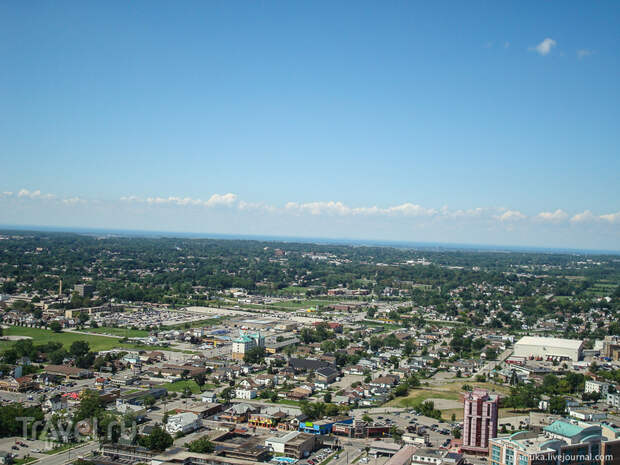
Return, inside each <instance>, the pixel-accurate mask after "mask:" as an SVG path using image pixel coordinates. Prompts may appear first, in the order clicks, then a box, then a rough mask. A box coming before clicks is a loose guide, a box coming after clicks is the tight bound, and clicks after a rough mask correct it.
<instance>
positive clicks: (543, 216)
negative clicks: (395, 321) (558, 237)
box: [536, 208, 568, 223]
mask: <svg viewBox="0 0 620 465" xmlns="http://www.w3.org/2000/svg"><path fill="white" fill-rule="evenodd" d="M536 218H537V219H539V220H541V221H548V222H550V223H559V222H561V221H565V220H567V219H568V213H566V212H565V211H564V210H561V209H559V208H558V209H557V210H556V211H554V212H540V213H539V214H538V215H536Z"/></svg>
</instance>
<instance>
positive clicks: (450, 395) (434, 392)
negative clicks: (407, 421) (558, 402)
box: [386, 379, 509, 418]
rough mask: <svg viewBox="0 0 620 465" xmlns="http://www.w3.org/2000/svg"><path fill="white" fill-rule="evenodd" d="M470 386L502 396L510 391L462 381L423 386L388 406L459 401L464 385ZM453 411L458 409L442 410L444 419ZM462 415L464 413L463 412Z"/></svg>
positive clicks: (496, 386)
mask: <svg viewBox="0 0 620 465" xmlns="http://www.w3.org/2000/svg"><path fill="white" fill-rule="evenodd" d="M464 384H468V385H470V386H472V388H474V389H475V388H483V389H488V390H489V391H494V392H497V393H500V394H508V393H509V389H508V388H506V387H505V386H498V385H496V384H493V383H477V382H473V381H469V380H467V379H460V380H459V381H457V382H453V381H452V382H448V383H445V384H441V385H438V386H422V387H419V388H415V389H411V390H410V391H409V394H408V395H407V397H397V398H396V399H394V400H392V401H390V402H388V403H387V404H386V405H387V406H391V407H406V408H408V407H413V406H415V405H417V404H419V403H421V402H424V401H425V400H427V399H448V400H459V399H460V398H461V393H462V392H464V391H463V385H464ZM452 410H455V411H456V410H457V409H445V410H442V412H443V414H444V418H446V413H448V412H449V413H450V414H452V413H454V412H453V411H452ZM461 415H462V412H461ZM448 418H449V417H448Z"/></svg>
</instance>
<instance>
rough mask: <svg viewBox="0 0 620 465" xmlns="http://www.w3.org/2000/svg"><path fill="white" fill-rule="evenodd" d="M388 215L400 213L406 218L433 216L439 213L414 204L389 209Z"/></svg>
mask: <svg viewBox="0 0 620 465" xmlns="http://www.w3.org/2000/svg"><path fill="white" fill-rule="evenodd" d="M387 213H389V214H392V213H400V214H403V215H405V216H433V215H435V214H436V213H437V211H436V210H434V209H433V208H425V207H422V206H421V205H414V204H412V203H403V204H402V205H397V206H395V207H389V208H388V209H387Z"/></svg>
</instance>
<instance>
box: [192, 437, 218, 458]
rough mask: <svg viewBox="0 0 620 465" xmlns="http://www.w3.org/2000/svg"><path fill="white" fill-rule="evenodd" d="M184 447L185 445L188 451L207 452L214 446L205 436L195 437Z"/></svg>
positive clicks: (213, 448) (212, 449) (211, 450)
mask: <svg viewBox="0 0 620 465" xmlns="http://www.w3.org/2000/svg"><path fill="white" fill-rule="evenodd" d="M185 447H187V449H188V450H189V451H190V452H197V453H199V454H209V453H211V452H213V451H214V450H215V446H214V445H213V443H212V442H211V441H209V438H207V437H202V438H199V439H196V440H195V441H192V442H190V443H188V444H186V445H185Z"/></svg>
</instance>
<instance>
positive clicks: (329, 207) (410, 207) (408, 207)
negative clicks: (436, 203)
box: [284, 200, 437, 216]
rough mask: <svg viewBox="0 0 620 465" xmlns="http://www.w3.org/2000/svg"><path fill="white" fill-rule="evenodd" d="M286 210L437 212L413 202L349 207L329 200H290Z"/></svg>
mask: <svg viewBox="0 0 620 465" xmlns="http://www.w3.org/2000/svg"><path fill="white" fill-rule="evenodd" d="M284 209H285V211H288V212H294V213H297V214H303V213H308V214H311V215H323V214H326V215H336V216H353V215H360V216H362V215H363V216H371V215H389V216H396V215H402V216H433V215H435V214H437V210H435V209H432V208H425V207H422V206H421V205H416V204H413V203H403V204H401V205H395V206H392V207H387V208H380V207H377V206H372V207H355V208H352V207H349V206H348V205H345V204H344V203H343V202H339V201H333V200H331V201H328V202H306V203H298V202H288V203H286V205H285V206H284Z"/></svg>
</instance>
